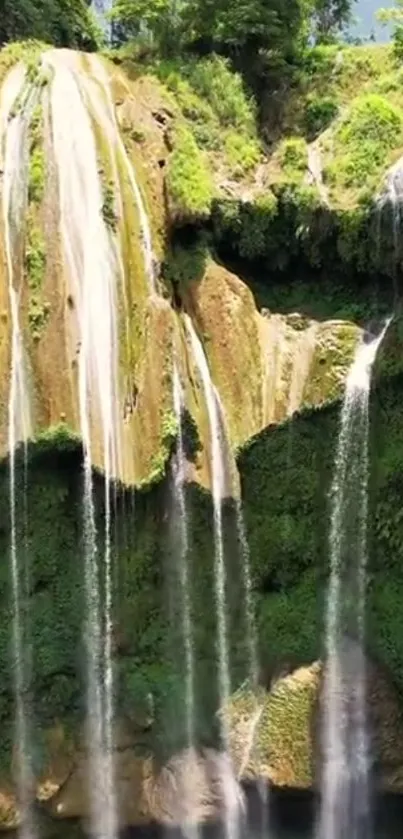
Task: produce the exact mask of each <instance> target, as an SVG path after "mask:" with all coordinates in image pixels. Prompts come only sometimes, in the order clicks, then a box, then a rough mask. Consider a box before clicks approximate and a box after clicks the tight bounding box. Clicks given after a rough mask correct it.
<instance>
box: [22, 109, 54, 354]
mask: <svg viewBox="0 0 403 839" xmlns="http://www.w3.org/2000/svg"><path fill="white" fill-rule="evenodd" d="M45 177H46V163H45V154H44V149H43V110H42V105H41V104H39V105H37V107H36V108H35V109H34V111H33V113H32V117H31V122H30V126H29V170H28V213H27V217H26V246H25V270H26V274H27V278H28V286H29V292H30V294H29V304H28V323H29V329H30V333H31V336H32V338H33V340H34V341H38V340H39V339H40V337H41V334H42V332H43V329H44V328H45V326H46V323H47V321H48V319H49V314H50V305H49V303H48V302H47V301H44V300H43V298H42V286H43V282H44V278H45V272H46V243H45V238H44V234H43V231H42V225H41V221H40V209H41V204H42V201H43V197H44V192H45Z"/></svg>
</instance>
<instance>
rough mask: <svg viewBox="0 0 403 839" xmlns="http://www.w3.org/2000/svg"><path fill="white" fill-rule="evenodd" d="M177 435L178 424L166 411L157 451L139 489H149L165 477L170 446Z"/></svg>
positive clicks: (173, 416)
mask: <svg viewBox="0 0 403 839" xmlns="http://www.w3.org/2000/svg"><path fill="white" fill-rule="evenodd" d="M177 434H178V423H177V419H176V416H175V414H174V413H173V412H172V411H168V412H166V413H165V414H164V416H163V418H162V427H161V441H160V444H159V447H158V451H157V452H155V454H154V456H153V458H152V461H151V465H150V471H149V474H148V476H147V480H146V481H144V483H143V484H141V488H143V489H144V487H149V486H151V485H152V484H155V483H158V481H161V480H162V478H163V477H164V476H165V474H166V470H167V466H168V461H169V455H170V453H171V451H172V446H173V444H174V442H175V439H176V437H177Z"/></svg>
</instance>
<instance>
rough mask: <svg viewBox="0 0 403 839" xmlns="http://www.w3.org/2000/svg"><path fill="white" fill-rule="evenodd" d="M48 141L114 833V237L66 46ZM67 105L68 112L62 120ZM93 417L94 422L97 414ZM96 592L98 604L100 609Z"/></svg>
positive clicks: (92, 660) (97, 823)
mask: <svg viewBox="0 0 403 839" xmlns="http://www.w3.org/2000/svg"><path fill="white" fill-rule="evenodd" d="M47 60H48V61H49V63H50V64H51V65H52V67H53V69H54V75H53V80H52V86H51V113H52V128H53V145H54V153H55V159H56V164H57V169H58V177H59V191H60V228H61V236H62V245H63V256H64V260H65V265H66V269H67V273H68V276H69V279H70V282H71V284H72V288H73V291H74V298H75V301H76V309H77V313H78V327H79V335H80V339H81V349H80V356H79V407H80V427H81V435H82V440H83V449H84V499H83V518H84V522H83V523H84V562H85V588H86V598H87V614H88V619H87V625H86V641H87V723H88V744H89V758H90V779H89V794H90V798H91V811H92V820H91V821H92V823H91V831H92V833H93V834H94V835H95V836H97V837H105V839H111V837H114V836H116V833H117V809H116V800H115V784H114V766H113V736H112V727H113V666H112V580H111V533H110V526H111V490H110V482H111V477H112V476H113V475H116V463H117V450H118V441H119V434H118V428H117V422H118V421H117V416H116V406H117V405H118V400H117V394H116V371H117V369H118V360H117V352H118V345H117V304H116V283H117V280H118V274H119V258H118V253H117V247H116V244H115V242H114V241H113V240H112V238H111V236H110V233H109V232H108V230H107V228H106V225H105V223H104V220H103V218H102V213H101V207H102V203H103V197H102V183H101V180H100V175H99V172H98V164H97V149H96V143H95V137H94V132H93V127H92V124H91V120H90V117H89V113H88V110H87V108H86V107H85V104H84V101H83V97H82V92H81V89H80V73H79V65H76V63H75V62H76V59H75V57H74V56H72V55H71V54H68V53H60V52H58V53H56V52H51V53H48V54H47ZM66 113H68V114H69V119H68V120H66ZM96 418H98V420H99V422H98V423H95V419H96ZM97 425H99V427H100V428H101V429H102V450H103V466H104V483H105V532H104V543H105V544H104V557H103V569H102V570H103V575H101V568H100V561H99V557H98V550H97V529H96V522H95V509H94V488H93V478H92V471H93V461H92V436H91V431H92V429H93V428H94V427H96V426H97ZM102 592H103V595H104V604H103V609H102Z"/></svg>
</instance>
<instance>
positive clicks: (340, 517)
mask: <svg viewBox="0 0 403 839" xmlns="http://www.w3.org/2000/svg"><path fill="white" fill-rule="evenodd" d="M387 327H388V324H386V326H385V327H384V329H383V330H382V332H381V334H380V335H379V336H378V337H377V338H371V340H368V341H364V342H363V343H362V344H360V345H359V347H358V349H357V351H356V355H355V358H354V362H353V365H352V367H351V369H350V373H349V376H348V379H347V384H346V392H345V397H344V402H343V408H342V413H341V422H340V431H339V438H338V444H337V453H336V461H335V471H334V478H333V486H332V514H331V527H330V564H331V568H330V580H329V589H328V597H327V615H326V656H327V662H326V669H325V673H324V687H323V707H324V712H323V760H324V765H323V769H322V788H321V793H322V799H321V810H320V818H319V826H318V831H319V839H360V837H362V838H363V839H364V837H367V836H368V835H369V834H368V830H369V827H370V801H369V788H368V783H369V769H370V754H369V738H368V725H367V714H366V667H365V655H364V636H365V597H366V563H367V508H368V432H369V396H370V387H371V372H372V366H373V363H374V361H375V358H376V353H377V350H378V348H379V346H380V344H381V342H382V339H383V337H384V334H385V332H386V329H387ZM352 638H353V639H354V640H353V641H352V640H351V639H352Z"/></svg>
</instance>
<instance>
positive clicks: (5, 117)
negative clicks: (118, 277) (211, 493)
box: [0, 66, 36, 839]
mask: <svg viewBox="0 0 403 839" xmlns="http://www.w3.org/2000/svg"><path fill="white" fill-rule="evenodd" d="M24 83H25V71H24V69H23V68H22V67H21V66H17V67H15V68H14V69H13V70H12V71H11V72H10V73H9V75H8V77H7V78H6V81H5V83H4V84H3V87H2V90H1V101H0V126H1V129H0V130H1V147H2V151H3V152H4V161H3V166H2V169H3V186H2V219H3V225H4V243H5V252H6V263H7V275H8V289H9V301H10V312H11V329H12V337H11V375H10V395H9V405H8V450H9V473H10V487H9V498H10V534H11V538H10V564H11V582H12V601H13V620H12V642H13V675H14V691H15V706H16V715H15V737H16V743H17V748H18V765H17V779H16V780H17V796H18V803H19V810H20V815H21V827H20V835H21V837H22V839H32V837H33V836H34V835H35V832H36V831H35V825H34V821H33V814H32V810H31V807H32V796H33V774H32V767H31V756H32V747H31V726H30V720H29V716H30V708H29V707H28V706H27V702H26V691H27V688H28V686H29V673H28V672H27V654H26V644H25V630H26V627H25V616H24V606H23V597H24V594H23V592H24V589H25V588H26V580H25V579H24V572H22V573H21V569H20V565H21V563H20V558H19V545H18V538H17V529H16V525H17V511H16V486H15V447H16V445H17V444H18V443H19V442H23V443H24V446H25V465H26V444H27V441H28V439H29V437H30V435H31V418H30V406H29V400H28V388H27V385H26V371H25V361H24V348H23V343H22V335H21V329H20V324H19V311H18V310H19V297H20V289H18V288H16V287H15V280H16V279H17V278H16V277H15V275H14V264H15V260H16V258H17V257H16V251H15V245H16V244H17V240H18V237H19V236H20V235H21V232H22V228H23V222H24V213H25V208H26V202H27V173H28V162H29V161H28V129H29V123H30V118H31V114H32V109H33V106H34V101H35V91H34V90H33V89H29V88H28V89H27V95H26V98H25V102H24V107H23V108H22V109H21V110H19V112H18V114H17V115H16V116H14V117H11V110H12V107H13V105H14V103H16V102H17V98H18V96H19V95H20V94H21V92H22V91H23V89H24ZM24 507H25V501H24ZM24 518H25V515H24ZM22 565H23V563H22ZM25 573H26V569H25Z"/></svg>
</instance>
